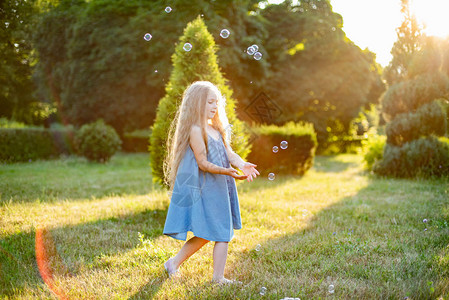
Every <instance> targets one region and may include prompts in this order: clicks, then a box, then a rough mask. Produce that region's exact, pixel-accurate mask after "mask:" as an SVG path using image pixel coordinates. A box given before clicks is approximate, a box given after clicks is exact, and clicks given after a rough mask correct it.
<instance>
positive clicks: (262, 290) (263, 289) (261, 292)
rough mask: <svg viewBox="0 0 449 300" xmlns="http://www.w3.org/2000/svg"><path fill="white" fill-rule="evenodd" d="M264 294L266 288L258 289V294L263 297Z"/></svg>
mask: <svg viewBox="0 0 449 300" xmlns="http://www.w3.org/2000/svg"><path fill="white" fill-rule="evenodd" d="M266 292H267V288H266V287H264V286H263V287H261V288H260V292H259V294H260V295H261V296H263V295H265V293H266Z"/></svg>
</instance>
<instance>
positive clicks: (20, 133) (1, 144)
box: [0, 128, 75, 162]
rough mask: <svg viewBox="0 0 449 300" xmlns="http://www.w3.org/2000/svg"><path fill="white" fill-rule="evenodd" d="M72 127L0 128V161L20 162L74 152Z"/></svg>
mask: <svg viewBox="0 0 449 300" xmlns="http://www.w3.org/2000/svg"><path fill="white" fill-rule="evenodd" d="M73 136H74V131H73V130H72V129H45V128H0V161H1V162H20V161H28V160H30V159H31V160H36V159H48V158H57V157H59V155H60V154H73V153H75V150H74V144H73Z"/></svg>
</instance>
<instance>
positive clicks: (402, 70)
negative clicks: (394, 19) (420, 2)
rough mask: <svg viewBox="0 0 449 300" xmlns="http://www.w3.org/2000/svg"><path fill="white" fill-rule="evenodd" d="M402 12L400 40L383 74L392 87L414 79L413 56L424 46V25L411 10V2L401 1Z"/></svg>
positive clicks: (398, 31)
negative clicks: (411, 69)
mask: <svg viewBox="0 0 449 300" xmlns="http://www.w3.org/2000/svg"><path fill="white" fill-rule="evenodd" d="M401 12H402V14H403V16H404V20H403V21H402V24H401V26H399V27H398V28H397V29H396V33H397V36H398V39H397V41H396V42H395V43H394V45H393V48H392V49H391V54H392V55H393V58H392V60H391V61H390V63H389V65H388V66H387V67H386V68H385V71H384V73H383V76H384V78H385V79H386V81H387V83H388V85H390V86H391V85H393V84H396V83H399V82H401V81H402V80H404V79H407V78H411V77H413V75H411V74H410V65H411V62H412V60H413V56H414V55H415V53H416V52H417V51H419V50H420V48H421V46H422V38H423V34H422V25H421V24H419V23H418V21H417V19H416V16H415V15H414V14H413V13H412V11H411V10H410V0H401Z"/></svg>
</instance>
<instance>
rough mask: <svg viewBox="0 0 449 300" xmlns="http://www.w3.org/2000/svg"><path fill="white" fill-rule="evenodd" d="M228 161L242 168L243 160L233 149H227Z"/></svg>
mask: <svg viewBox="0 0 449 300" xmlns="http://www.w3.org/2000/svg"><path fill="white" fill-rule="evenodd" d="M228 157H229V162H230V163H231V165H233V166H236V167H237V168H239V169H240V170H241V169H242V168H243V165H244V164H245V161H244V160H243V159H242V158H241V157H240V156H239V155H238V154H237V153H235V152H234V151H232V150H228Z"/></svg>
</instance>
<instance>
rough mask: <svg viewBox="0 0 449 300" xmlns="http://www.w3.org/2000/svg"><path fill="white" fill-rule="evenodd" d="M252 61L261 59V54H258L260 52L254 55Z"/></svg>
mask: <svg viewBox="0 0 449 300" xmlns="http://www.w3.org/2000/svg"><path fill="white" fill-rule="evenodd" d="M254 59H255V60H261V59H262V53H260V52H256V53H254Z"/></svg>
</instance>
